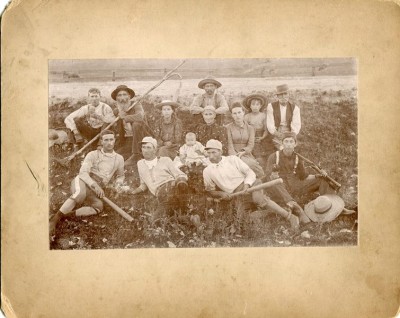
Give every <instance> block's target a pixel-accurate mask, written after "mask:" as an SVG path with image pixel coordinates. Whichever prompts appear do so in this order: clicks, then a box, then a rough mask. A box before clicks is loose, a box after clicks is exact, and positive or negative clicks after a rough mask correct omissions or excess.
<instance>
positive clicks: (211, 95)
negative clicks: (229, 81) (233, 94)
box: [190, 75, 229, 124]
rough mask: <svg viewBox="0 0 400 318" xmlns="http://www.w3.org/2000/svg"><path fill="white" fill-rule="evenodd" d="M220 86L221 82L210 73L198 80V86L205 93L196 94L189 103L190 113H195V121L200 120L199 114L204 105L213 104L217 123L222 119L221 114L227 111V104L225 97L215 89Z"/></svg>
mask: <svg viewBox="0 0 400 318" xmlns="http://www.w3.org/2000/svg"><path fill="white" fill-rule="evenodd" d="M221 86H222V84H221V83H220V82H219V81H217V80H216V79H215V77H213V76H211V75H210V76H207V77H206V78H204V79H202V80H201V81H200V82H199V84H198V87H199V88H201V89H204V91H205V93H204V94H201V95H198V96H196V97H195V98H194V100H193V102H192V104H191V105H190V113H191V114H193V115H195V120H196V122H200V121H201V116H200V115H199V114H201V113H202V112H203V111H204V107H206V106H213V107H214V108H215V112H216V114H217V122H218V123H219V124H221V121H222V119H221V116H223V115H224V114H227V113H229V106H228V103H227V102H226V99H225V97H224V96H223V95H222V94H220V93H218V92H217V89H218V88H220V87H221Z"/></svg>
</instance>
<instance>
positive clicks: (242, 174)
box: [203, 139, 299, 230]
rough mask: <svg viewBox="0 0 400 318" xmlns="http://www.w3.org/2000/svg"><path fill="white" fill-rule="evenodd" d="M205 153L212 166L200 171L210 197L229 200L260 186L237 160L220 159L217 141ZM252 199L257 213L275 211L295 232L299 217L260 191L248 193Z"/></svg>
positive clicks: (230, 157)
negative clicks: (252, 187)
mask: <svg viewBox="0 0 400 318" xmlns="http://www.w3.org/2000/svg"><path fill="white" fill-rule="evenodd" d="M205 150H206V151H207V153H208V158H209V160H210V162H211V164H209V165H208V166H207V167H206V168H205V169H204V170H203V178H204V185H205V190H206V191H207V192H208V193H209V194H210V195H211V196H212V197H214V198H219V199H222V200H230V199H231V198H232V197H231V194H232V193H234V192H239V191H246V190H247V189H249V188H250V187H251V186H255V185H258V184H261V181H260V180H256V175H255V173H254V172H253V170H251V169H250V168H249V166H248V165H247V164H245V163H244V162H243V161H242V160H241V159H240V158H239V157H237V156H227V157H225V156H222V144H221V142H219V141H218V140H215V139H211V140H209V141H208V142H207V144H206V147H205ZM251 197H252V200H253V202H254V203H255V204H256V205H257V206H258V207H259V208H260V209H270V210H272V211H274V212H275V213H277V214H279V215H281V216H283V217H284V218H286V219H287V220H289V221H290V224H291V227H292V229H294V230H297V229H298V227H299V219H298V217H297V216H295V215H293V214H292V213H291V212H289V211H286V210H285V209H283V208H282V207H280V206H279V205H278V204H276V203H275V202H274V201H272V200H270V198H269V197H267V196H266V195H264V193H263V191H262V190H258V191H253V192H251Z"/></svg>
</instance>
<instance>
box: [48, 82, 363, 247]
mask: <svg viewBox="0 0 400 318" xmlns="http://www.w3.org/2000/svg"><path fill="white" fill-rule="evenodd" d="M282 82H287V83H288V84H289V85H290V87H291V88H292V96H291V97H292V99H293V100H294V101H295V102H296V103H297V104H298V105H299V106H300V108H301V114H302V125H303V127H302V130H301V133H300V135H299V143H298V149H297V150H298V151H299V152H300V153H302V154H303V155H304V156H306V157H308V158H311V159H312V160H314V161H315V162H317V163H319V164H320V165H321V166H322V167H323V168H324V169H325V170H327V171H328V172H329V173H330V175H331V176H332V177H333V178H335V179H336V180H337V181H339V182H340V183H341V184H342V188H341V189H340V191H339V195H340V196H341V197H342V198H343V199H344V200H345V203H346V207H348V208H351V209H356V210H357V177H358V171H357V90H356V79H355V77H348V76H346V77H326V78H323V77H310V78H295V79H284V78H281V79H276V80H275V81H272V82H270V81H266V80H264V79H227V80H226V81H225V80H224V81H223V83H224V86H223V88H224V94H225V96H226V97H227V99H228V102H232V101H233V100H236V99H241V98H243V97H244V96H245V94H247V93H249V92H252V91H263V92H264V93H265V94H266V95H267V96H268V99H269V100H270V101H271V100H273V99H274V96H273V93H272V92H273V88H274V87H275V85H277V84H280V83H282ZM128 84H129V85H131V84H132V87H133V88H134V89H135V90H136V91H137V93H138V94H143V93H144V92H145V91H146V90H147V89H148V88H149V87H151V86H152V85H154V82H140V83H139V82H133V83H128ZM178 84H179V82H178V81H168V82H166V83H164V84H162V86H160V88H158V89H157V90H156V91H154V92H153V94H151V95H150V96H148V97H146V98H145V99H144V101H143V106H144V108H145V111H146V114H147V117H148V119H149V122H150V125H152V124H153V123H154V121H155V120H156V119H157V118H159V112H158V111H156V110H155V109H154V104H155V103H157V102H158V101H160V100H161V99H164V98H171V96H172V95H173V93H174V92H175V90H176V88H177V86H178ZM182 84H183V85H182V90H181V94H180V97H179V100H178V101H179V102H180V103H182V104H184V105H189V104H190V102H191V100H192V98H193V95H194V94H197V93H199V92H200V90H199V89H197V85H196V84H197V80H185V81H183V83H182ZM116 85H119V83H114V82H106V83H78V84H77V83H58V84H50V87H49V128H60V127H64V124H63V120H64V118H65V116H67V114H68V113H70V112H72V111H73V110H75V109H77V108H79V107H80V106H82V105H84V104H85V103H86V100H85V99H86V97H85V96H86V94H87V90H88V88H90V87H92V86H94V87H99V88H100V89H101V90H102V92H103V96H104V98H103V100H104V101H105V102H107V103H109V104H110V105H111V104H112V100H111V98H109V97H108V96H110V93H111V91H112V89H113V88H114V87H115V86H116ZM178 117H180V118H181V119H182V121H183V123H184V125H186V126H188V125H189V123H190V115H188V114H187V113H178ZM71 151H72V150H71V147H69V146H67V147H64V148H62V147H54V148H52V149H50V150H49V154H50V161H49V162H50V171H49V172H50V177H49V178H50V179H49V182H50V189H51V190H50V204H49V208H50V214H52V213H54V212H56V211H57V209H58V208H59V207H60V205H61V204H62V203H63V201H64V200H65V199H66V198H67V197H68V196H69V195H70V190H69V186H70V181H71V179H72V178H73V177H74V176H76V174H77V172H78V170H79V167H80V164H81V160H82V158H76V159H74V160H73V161H71V165H70V167H69V168H65V167H62V166H60V165H59V164H58V163H57V162H56V160H55V158H64V157H66V156H67V155H68V154H70V153H71ZM310 172H311V171H310ZM126 176H127V178H126V179H127V183H128V185H130V186H131V187H135V186H137V185H138V177H137V172H136V169H135V167H132V166H128V167H126ZM190 186H191V192H190V198H189V199H190V203H189V206H188V214H187V215H184V216H180V217H179V218H177V217H173V218H170V219H168V220H164V221H163V222H160V223H159V224H157V225H156V226H153V227H152V226H151V225H150V223H149V220H148V219H149V217H148V214H149V213H151V211H152V210H153V209H154V207H155V202H154V201H155V200H154V197H152V196H151V195H139V196H135V197H133V196H128V195H116V194H115V193H112V192H110V193H109V194H108V195H109V197H110V198H111V199H112V200H113V201H114V202H116V203H117V204H118V205H119V206H121V207H122V208H123V209H124V210H125V211H127V212H128V213H129V214H131V215H132V216H133V218H134V221H133V222H132V223H129V222H127V221H126V220H125V219H123V218H122V217H120V216H119V215H118V214H117V213H116V212H114V211H113V210H112V209H110V208H109V207H107V206H106V207H105V210H104V211H103V212H102V213H101V214H100V215H97V216H92V217H86V218H77V217H75V216H71V217H68V218H67V219H66V220H65V221H64V222H62V223H61V224H60V225H59V227H58V232H57V233H58V236H57V239H56V241H55V242H52V243H51V248H52V249H102V248H140V247H206V246H208V247H235V246H334V245H356V244H357V235H358V230H357V225H358V223H357V214H353V215H350V216H340V217H338V218H337V219H336V220H334V221H333V222H331V223H328V224H323V225H319V224H316V223H313V224H311V225H309V226H307V227H306V228H302V229H300V232H298V233H293V232H292V231H290V230H289V227H288V224H287V223H286V221H284V220H283V219H281V218H279V217H277V216H268V217H267V218H265V219H263V220H262V221H261V222H259V223H253V222H251V220H250V218H249V213H250V212H252V211H255V208H254V207H253V206H251V204H248V203H246V202H245V203H243V202H240V201H237V202H232V203H227V204H215V203H212V202H208V201H207V200H206V199H205V196H204V194H203V193H202V191H201V180H198V179H196V178H191V183H190ZM310 198H311V197H310ZM310 198H300V199H301V200H303V201H302V202H301V203H302V204H304V203H306V201H307V200H309V199H310ZM304 200H305V201H304ZM242 207H245V208H246V212H245V213H242V212H243V211H242V210H243V209H242ZM192 215H198V216H199V217H200V220H201V226H199V227H196V226H194V225H193V223H192V222H190V217H191V216H192Z"/></svg>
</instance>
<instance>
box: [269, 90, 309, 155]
mask: <svg viewBox="0 0 400 318" xmlns="http://www.w3.org/2000/svg"><path fill="white" fill-rule="evenodd" d="M276 97H277V98H278V100H277V101H275V102H272V103H269V104H268V106H267V129H268V132H269V133H270V135H271V136H272V141H273V143H274V145H275V147H276V149H282V144H281V143H280V141H281V139H282V134H283V133H284V132H288V131H289V132H293V133H295V134H296V135H298V134H299V132H300V129H301V119H300V108H299V107H298V106H297V105H295V104H294V103H292V102H290V101H289V87H288V85H287V84H283V85H278V86H277V87H276Z"/></svg>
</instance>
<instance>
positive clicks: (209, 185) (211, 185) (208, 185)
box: [203, 167, 216, 191]
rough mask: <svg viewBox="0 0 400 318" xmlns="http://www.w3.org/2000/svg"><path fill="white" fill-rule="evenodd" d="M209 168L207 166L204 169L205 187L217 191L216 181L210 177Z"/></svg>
mask: <svg viewBox="0 0 400 318" xmlns="http://www.w3.org/2000/svg"><path fill="white" fill-rule="evenodd" d="M207 168H208V167H207ZM207 168H205V169H204V170H203V180H204V187H205V189H206V191H215V189H216V186H215V183H214V181H212V179H211V177H210V172H209V169H207Z"/></svg>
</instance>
